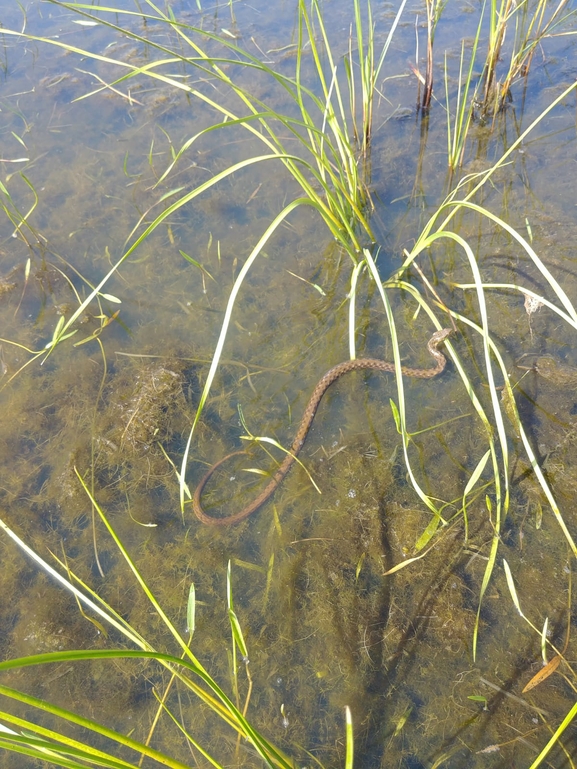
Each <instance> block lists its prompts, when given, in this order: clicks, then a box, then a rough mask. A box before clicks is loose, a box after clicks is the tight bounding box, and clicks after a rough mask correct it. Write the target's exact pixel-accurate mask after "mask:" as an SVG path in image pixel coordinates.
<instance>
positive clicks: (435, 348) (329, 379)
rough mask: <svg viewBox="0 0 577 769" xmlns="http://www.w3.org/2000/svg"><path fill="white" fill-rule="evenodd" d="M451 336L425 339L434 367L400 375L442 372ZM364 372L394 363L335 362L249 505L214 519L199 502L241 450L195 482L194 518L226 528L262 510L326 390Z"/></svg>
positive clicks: (392, 369) (422, 376)
mask: <svg viewBox="0 0 577 769" xmlns="http://www.w3.org/2000/svg"><path fill="white" fill-rule="evenodd" d="M452 333H453V329H450V328H443V329H440V330H439V331H436V332H435V333H434V334H433V336H432V337H431V338H430V339H429V341H428V343H427V350H428V352H429V354H430V355H431V356H432V357H433V358H434V359H435V361H436V365H435V366H434V367H433V368H411V367H409V366H401V367H400V370H401V373H402V374H403V375H404V376H407V377H416V378H418V379H432V378H433V377H436V376H438V375H439V374H440V373H441V372H442V371H444V369H445V366H446V364H447V359H446V358H445V356H444V355H443V353H442V352H441V351H440V350H439V346H440V345H441V344H442V343H443V342H444V341H445V339H447V337H448V336H449V335H450V334H452ZM366 369H373V370H377V371H386V372H388V373H394V372H395V371H396V367H395V364H394V363H390V362H389V361H385V360H381V359H379V358H355V359H353V360H346V361H343V362H342V363H338V364H337V365H336V366H333V368H331V369H329V370H328V371H327V372H326V374H324V376H322V377H321V379H320V380H319V382H318V384H317V386H316V387H315V389H314V390H313V393H312V395H311V397H310V399H309V402H308V404H307V407H306V409H305V410H304V413H303V416H302V419H301V422H300V424H299V427H298V430H297V432H296V435H295V437H294V440H293V442H292V445H291V447H290V449H289V451H287V454H286V456H285V458H284V460H283V461H282V462H281V463H280V465H279V466H278V468H277V469H276V471H275V473H274V475H273V476H272V478H271V479H270V481H269V482H268V484H267V485H266V486H265V487H264V489H263V490H262V491H261V492H260V494H258V495H257V496H256V497H255V498H254V499H253V500H252V502H249V503H248V504H247V505H246V506H245V507H243V508H242V510H240V511H239V512H238V513H234V514H232V515H228V516H226V517H223V518H216V517H214V516H212V515H208V514H207V513H206V512H205V511H204V509H203V507H202V503H201V499H202V492H203V491H204V488H205V486H206V484H207V483H208V481H209V480H210V478H211V476H212V475H213V474H214V472H215V471H216V470H217V469H218V468H219V467H220V466H221V465H223V464H224V463H225V462H227V461H228V460H229V459H232V457H236V456H239V455H240V454H246V453H247V452H246V451H242V450H241V451H233V452H232V453H231V454H227V455H226V456H225V457H223V458H222V459H221V460H219V461H218V462H216V463H215V464H214V465H212V467H210V468H209V469H208V470H207V471H206V473H205V474H204V476H203V477H202V478H201V480H200V481H199V483H198V485H197V487H196V489H195V491H194V496H193V498H192V509H193V510H194V514H195V515H196V517H197V518H198V519H199V520H200V521H202V523H205V524H208V525H209V526H230V525H232V524H235V523H240V521H243V520H244V519H245V518H248V517H249V515H252V514H253V513H254V512H256V511H257V510H258V509H259V507H262V505H264V503H265V502H266V501H267V500H268V499H269V498H270V497H271V496H272V494H274V492H275V491H276V489H277V488H278V486H279V485H280V483H281V481H282V480H283V478H284V477H285V476H286V474H287V473H288V471H289V470H290V469H291V467H292V466H293V464H294V462H295V460H296V458H297V455H298V453H299V452H300V450H301V449H302V447H303V445H304V442H305V440H306V437H307V435H308V432H309V430H310V428H311V425H312V423H313V419H314V418H315V414H316V412H317V409H318V407H319V404H320V402H321V400H322V399H323V396H324V394H325V393H326V391H327V390H328V388H329V387H330V386H331V385H332V384H333V382H335V381H336V380H337V379H339V378H340V377H342V376H343V374H348V372H349V371H360V370H366Z"/></svg>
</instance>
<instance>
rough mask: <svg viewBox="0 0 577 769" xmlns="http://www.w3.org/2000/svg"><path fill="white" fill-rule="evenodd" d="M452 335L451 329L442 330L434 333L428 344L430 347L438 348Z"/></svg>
mask: <svg viewBox="0 0 577 769" xmlns="http://www.w3.org/2000/svg"><path fill="white" fill-rule="evenodd" d="M452 333H453V329H452V328H442V329H441V330H440V331H435V333H434V334H433V336H432V337H431V338H430V340H429V344H430V345H431V346H432V347H438V346H439V345H440V344H442V342H444V341H445V339H447V337H449V336H451V334H452Z"/></svg>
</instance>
